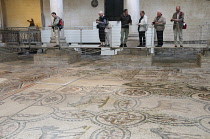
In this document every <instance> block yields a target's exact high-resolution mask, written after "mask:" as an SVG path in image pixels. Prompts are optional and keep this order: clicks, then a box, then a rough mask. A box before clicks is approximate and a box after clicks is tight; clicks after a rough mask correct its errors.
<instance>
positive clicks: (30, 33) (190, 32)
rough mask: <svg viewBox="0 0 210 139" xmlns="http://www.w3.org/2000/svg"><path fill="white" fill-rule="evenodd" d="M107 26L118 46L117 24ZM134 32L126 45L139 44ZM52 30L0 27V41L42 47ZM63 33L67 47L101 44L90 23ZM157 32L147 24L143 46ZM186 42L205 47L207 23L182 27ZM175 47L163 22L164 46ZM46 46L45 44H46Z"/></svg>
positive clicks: (150, 42)
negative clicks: (129, 43)
mask: <svg viewBox="0 0 210 139" xmlns="http://www.w3.org/2000/svg"><path fill="white" fill-rule="evenodd" d="M111 24H112V25H111V29H110V34H109V35H110V37H109V38H110V40H109V41H110V47H112V48H115V47H116V48H117V47H119V45H120V37H121V35H120V32H121V26H120V25H119V24H120V23H111ZM130 28H134V30H135V31H134V32H130V35H129V39H128V42H132V41H133V42H135V43H136V44H135V43H134V44H133V45H131V46H129V47H136V45H137V44H138V31H137V28H138V26H137V25H131V26H130ZM52 34H53V33H52V30H51V28H49V27H33V28H31V27H4V28H0V43H7V44H8V46H10V45H15V46H22V45H24V46H28V47H29V48H30V47H31V46H35V47H36V46H41V47H42V46H44V45H45V44H47V43H50V38H53V35H52ZM64 36H65V41H66V43H67V44H70V45H69V47H73V48H78V47H84V48H85V47H86V48H91V47H92V48H96V47H98V45H99V44H100V40H99V33H98V29H97V28H96V26H95V25H93V26H71V27H65V28H64V30H62V31H61V38H62V37H64ZM156 38H157V35H156V31H155V29H154V26H153V25H148V30H147V31H146V47H154V46H155V45H156V42H157V39H156ZM183 38H184V44H185V45H189V47H190V45H192V46H197V47H208V46H209V43H208V42H209V40H210V24H207V23H206V24H198V25H192V24H188V26H187V29H186V30H183ZM167 46H170V47H171V46H174V33H173V25H172V24H167V25H165V30H164V47H167ZM45 47H46V45H45Z"/></svg>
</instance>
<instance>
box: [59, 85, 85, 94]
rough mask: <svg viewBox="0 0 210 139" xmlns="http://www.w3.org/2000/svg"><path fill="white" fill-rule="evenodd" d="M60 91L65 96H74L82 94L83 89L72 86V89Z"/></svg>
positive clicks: (66, 88)
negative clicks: (78, 93)
mask: <svg viewBox="0 0 210 139" xmlns="http://www.w3.org/2000/svg"><path fill="white" fill-rule="evenodd" d="M60 91H61V92H62V93H64V94H66V95H68V94H74V93H77V92H80V91H82V88H81V87H75V86H70V87H65V88H63V89H61V90H60Z"/></svg>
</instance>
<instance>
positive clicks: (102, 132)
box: [90, 127, 131, 139]
mask: <svg viewBox="0 0 210 139" xmlns="http://www.w3.org/2000/svg"><path fill="white" fill-rule="evenodd" d="M130 136H131V133H130V131H128V130H126V129H121V128H116V127H113V128H108V129H99V130H96V131H95V132H93V134H92V135H91V137H90V139H128V138H130Z"/></svg>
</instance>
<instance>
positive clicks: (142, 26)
mask: <svg viewBox="0 0 210 139" xmlns="http://www.w3.org/2000/svg"><path fill="white" fill-rule="evenodd" d="M139 25H140V28H139V31H147V28H148V18H147V16H146V15H144V18H143V19H142V20H141V23H139Z"/></svg>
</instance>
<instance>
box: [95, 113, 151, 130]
mask: <svg viewBox="0 0 210 139" xmlns="http://www.w3.org/2000/svg"><path fill="white" fill-rule="evenodd" d="M146 117H147V116H146V114H144V113H141V112H135V111H131V112H128V111H106V112H102V113H100V114H98V115H97V116H95V117H94V118H93V122H94V123H95V124H98V125H100V126H121V127H131V126H136V125H139V124H142V123H144V121H145V120H146Z"/></svg>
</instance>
